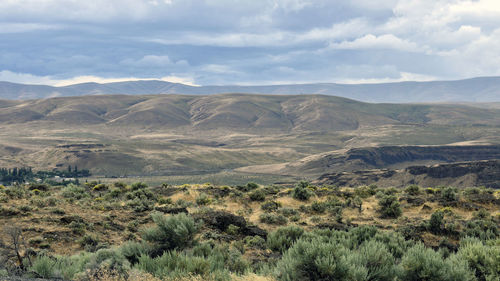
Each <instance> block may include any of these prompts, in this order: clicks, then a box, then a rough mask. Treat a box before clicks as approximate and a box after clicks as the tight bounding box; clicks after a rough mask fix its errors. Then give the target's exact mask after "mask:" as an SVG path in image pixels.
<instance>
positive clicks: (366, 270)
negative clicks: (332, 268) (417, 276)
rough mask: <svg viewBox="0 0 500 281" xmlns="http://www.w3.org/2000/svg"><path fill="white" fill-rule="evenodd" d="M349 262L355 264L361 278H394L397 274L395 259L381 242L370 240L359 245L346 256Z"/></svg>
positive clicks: (388, 279) (388, 280)
mask: <svg viewBox="0 0 500 281" xmlns="http://www.w3.org/2000/svg"><path fill="white" fill-rule="evenodd" d="M347 258H348V259H349V260H350V263H351V264H354V265H357V267H358V270H359V272H358V275H359V276H363V280H377V281H378V280H380V281H382V280H387V281H390V280H394V279H395V277H396V275H397V273H398V272H397V267H396V264H395V259H394V257H393V256H392V254H391V253H390V252H389V250H388V249H387V247H386V245H384V244H383V243H381V242H378V241H374V240H370V241H367V242H365V243H363V244H362V245H361V247H360V248H359V250H358V251H356V252H354V253H353V254H351V255H350V256H348V257H347Z"/></svg>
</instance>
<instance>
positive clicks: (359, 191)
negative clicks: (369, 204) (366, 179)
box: [354, 185, 377, 198]
mask: <svg viewBox="0 0 500 281" xmlns="http://www.w3.org/2000/svg"><path fill="white" fill-rule="evenodd" d="M376 190H377V186H374V185H370V186H366V185H364V186H360V187H357V188H355V189H354V195H356V196H359V197H361V198H368V197H371V196H373V195H375V193H376V192H377V191H376Z"/></svg>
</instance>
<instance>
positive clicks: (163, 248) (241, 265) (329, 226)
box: [0, 174, 500, 280]
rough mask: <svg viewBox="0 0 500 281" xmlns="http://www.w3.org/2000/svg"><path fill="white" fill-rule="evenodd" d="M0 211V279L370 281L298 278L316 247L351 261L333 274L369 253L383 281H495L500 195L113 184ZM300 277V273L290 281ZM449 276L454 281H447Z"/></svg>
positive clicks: (35, 190)
mask: <svg viewBox="0 0 500 281" xmlns="http://www.w3.org/2000/svg"><path fill="white" fill-rule="evenodd" d="M233 175H234V174H229V175H227V176H233ZM0 202H1V203H0V213H1V216H0V224H1V225H2V226H3V227H2V231H1V234H0V240H1V241H2V243H0V246H1V247H0V248H1V251H0V257H1V258H2V259H3V262H2V263H1V265H0V274H2V276H3V277H5V276H7V275H9V276H13V275H24V276H33V277H45V278H49V277H50V278H56V277H59V278H61V277H62V278H64V279H77V280H153V279H154V278H156V279H157V280H160V279H164V280H210V279H214V280H229V279H233V280H308V279H310V280H323V279H324V278H327V279H329V278H335V279H339V280H366V275H363V274H361V275H359V276H358V275H355V276H354V277H353V276H351V273H349V274H347V275H342V273H340V272H337V271H333V272H330V271H326V272H325V271H323V269H322V267H320V266H319V265H316V266H313V265H308V266H306V264H307V263H308V261H306V260H301V259H306V258H307V257H306V256H303V257H302V256H301V255H302V254H299V253H300V250H299V248H297V247H302V246H301V245H302V244H304V245H303V246H305V247H313V248H314V247H318V245H317V244H314V243H320V244H319V245H322V246H319V247H320V248H317V251H318V252H314V253H313V252H311V255H313V256H314V258H318V259H321V258H335V259H341V260H343V259H347V260H349V262H348V263H347V264H344V263H343V262H341V261H340V260H335V259H334V260H333V261H332V262H333V264H332V266H347V268H350V267H349V266H354V267H353V268H351V269H350V270H354V268H358V269H359V268H361V269H362V270H366V271H367V272H368V273H370V272H372V273H373V270H375V269H374V268H372V267H371V265H370V264H364V263H358V262H359V261H356V259H354V260H351V258H354V257H355V256H356V255H357V254H359V253H361V252H359V251H369V250H368V249H367V248H366V247H367V245H371V244H373V243H375V244H376V245H377V246H376V249H373V251H374V252H371V250H370V251H369V252H366V253H370V255H371V254H373V255H378V257H377V258H375V257H374V258H375V259H376V260H379V259H380V258H384V259H388V263H387V264H385V266H387V268H385V269H384V271H383V272H384V276H389V277H387V278H389V279H390V280H393V278H397V280H415V279H414V278H417V279H420V278H423V276H425V274H428V273H429V272H433V273H432V274H435V276H437V277H435V278H437V279H432V280H495V279H494V278H498V272H497V271H495V270H496V269H495V268H497V266H498V265H499V264H498V259H495V258H494V255H497V254H498V253H500V248H499V240H498V237H499V236H500V231H499V227H500V193H499V192H498V191H497V190H494V189H486V188H465V189H456V188H452V187H434V188H431V187H419V186H408V187H406V188H404V189H395V188H379V187H377V186H362V187H356V188H338V187H331V186H311V185H310V184H308V183H306V182H299V183H297V184H296V185H281V186H280V185H257V184H253V183H249V184H245V185H237V186H231V185H219V184H213V183H205V184H183V185H166V184H163V185H152V186H149V187H148V186H147V185H145V184H143V183H130V184H126V183H122V182H120V181H115V182H114V183H106V184H103V183H101V184H99V183H98V182H88V183H86V184H83V185H82V186H76V185H68V186H65V187H64V186H59V187H55V186H48V185H43V184H31V185H16V186H8V187H4V186H2V187H0ZM178 213H182V215H179V214H178ZM156 226H161V228H160V229H162V230H160V229H158V228H155V227H156ZM177 227H180V228H177ZM175 229H178V230H175ZM182 229H184V230H182ZM15 230H16V231H17V232H15ZM158 231H160V232H158ZM161 231H166V232H165V233H164V234H161ZM177 231H180V232H177ZM13 233H17V235H18V236H15V235H14V234H13ZM175 233H177V234H175ZM162 235H163V236H162ZM171 235H174V236H171ZM175 235H181V236H179V237H177V238H176V236H175ZM13 237H17V238H21V237H22V239H23V240H19V241H23V243H21V242H20V243H19V249H20V250H19V251H18V253H19V255H20V258H21V259H22V263H19V262H17V261H19V257H18V256H16V250H15V249H13V248H12V247H11V246H12V243H13V240H12V239H13ZM181 237H190V238H189V239H185V238H181ZM169 239H172V240H169ZM332 239H333V240H332ZM339 239H340V240H339ZM353 239H354V240H353ZM356 239H358V240H356ZM167 241H171V242H167ZM182 241H184V242H182ZM312 241H316V242H314V243H313V244H308V243H311V242H312ZM319 241H321V242H319ZM354 241H357V242H354ZM363 241H365V242H363ZM165 243H167V244H165ZM169 243H172V244H169ZM332 243H333V244H332ZM366 243H368V244H366ZM377 243H379V244H377ZM471 243H472V244H471ZM307 245H309V246H307ZM314 245H316V246H314ZM334 245H336V246H335V247H336V248H337V249H342V250H338V251H340V252H338V253H340V254H339V255H340V256H335V257H330V256H329V255H331V253H332V252H330V251H327V252H322V250H321V249H323V248H322V247H324V249H329V248H328V247H333V246H334ZM340 245H343V246H342V247H341V248H338V247H340ZM471 245H474V247H475V248H474V250H473V249H472V248H470V247H472V246H471ZM487 245H488V246H487ZM372 246H374V245H372ZM422 247H423V248H422ZM311 249H312V248H311ZM315 249H316V248H315ZM297 251H299V252H297ZM429 251H430V252H429ZM469 251H475V252H474V256H471V252H469ZM488 251H490V252H488ZM334 252H335V251H334ZM166 254H168V255H170V256H169V257H166V256H164V257H162V258H160V256H162V255H166ZM380 255H382V256H380ZM413 255H417V256H418V255H425V258H424V260H423V261H422V260H419V262H423V264H418V262H417V261H415V262H417V264H413V265H409V264H407V263H406V262H407V261H408V260H411V259H417V256H413ZM484 255H486V256H484ZM488 255H493V256H491V257H490V258H488ZM155 257H156V258H155ZM426 259H428V260H433V259H434V262H436V263H438V264H440V265H441V267H442V268H441V269H440V270H444V271H445V273H443V272H441V271H436V272H434V271H433V270H437V269H432V266H431V265H428V264H426V263H425V260H426ZM477 259H485V260H481V262H485V265H484V266H483V267H479V266H478V264H477V263H475V262H476V261H477ZM374 261H375V260H374ZM164 262H167V263H164ZM21 264H22V265H21ZM293 264H295V266H292V265H293ZM171 266H174V267H172V268H171ZM303 266H306V267H303ZM302 267H303V270H306V271H305V272H304V271H300V270H299V271H297V268H302ZM162 268H164V269H167V268H170V269H169V270H170V271H169V270H167V271H164V270H163V269H162ZM443 268H444V269H443ZM447 270H450V271H447ZM456 270H459V272H461V273H462V275H460V276H459V275H452V276H447V275H448V274H451V273H452V272H454V271H456ZM354 272H357V271H354ZM363 272H364V271H363ZM426 272H427V273H426ZM440 272H441V273H440ZM368 273H367V274H368ZM379 273H380V272H379ZM311 274H312V275H311ZM316 274H317V275H316ZM380 274H381V273H380ZM356 276H357V277H356ZM415 276H416V277H415ZM453 276H456V278H457V279H454V278H455V277H453ZM179 278H181V279H179ZM297 278H298V279H297ZM322 278H323V279H322ZM443 278H444V279H443ZM458 278H465V279H458ZM483 278H493V279H483ZM376 280H385V279H376Z"/></svg>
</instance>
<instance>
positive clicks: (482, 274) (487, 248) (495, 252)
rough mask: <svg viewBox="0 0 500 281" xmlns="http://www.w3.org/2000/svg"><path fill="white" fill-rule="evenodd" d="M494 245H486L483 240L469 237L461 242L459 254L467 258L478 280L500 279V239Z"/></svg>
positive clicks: (462, 257)
mask: <svg viewBox="0 0 500 281" xmlns="http://www.w3.org/2000/svg"><path fill="white" fill-rule="evenodd" d="M496 242H497V243H496V244H494V245H485V244H484V243H483V242H482V241H480V240H478V239H473V238H467V239H464V240H463V241H461V242H460V249H459V250H458V252H457V256H459V257H460V258H461V259H463V260H465V261H466V262H467V264H468V266H469V268H470V269H471V270H472V271H474V272H475V276H476V278H477V280H499V279H500V258H499V257H500V243H499V242H500V241H498V240H497V241H496Z"/></svg>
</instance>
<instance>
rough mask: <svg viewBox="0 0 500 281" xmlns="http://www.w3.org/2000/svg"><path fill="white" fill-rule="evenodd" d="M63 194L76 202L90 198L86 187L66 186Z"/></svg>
mask: <svg viewBox="0 0 500 281" xmlns="http://www.w3.org/2000/svg"><path fill="white" fill-rule="evenodd" d="M61 194H62V196H63V197H64V198H73V199H76V200H80V199H82V198H85V197H88V196H89V194H88V193H87V190H86V189H85V187H82V186H77V185H74V184H68V185H67V186H65V187H64V188H63V189H62V193H61Z"/></svg>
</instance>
